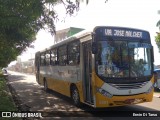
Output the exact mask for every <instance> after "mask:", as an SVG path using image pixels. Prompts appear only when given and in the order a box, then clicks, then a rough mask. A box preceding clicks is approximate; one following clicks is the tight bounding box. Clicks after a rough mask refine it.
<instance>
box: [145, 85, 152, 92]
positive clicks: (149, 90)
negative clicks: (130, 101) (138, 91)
mask: <svg viewBox="0 0 160 120" xmlns="http://www.w3.org/2000/svg"><path fill="white" fill-rule="evenodd" d="M153 88H154V85H152V86H151V87H150V88H149V89H148V90H147V91H146V93H147V94H149V93H150V92H151V91H152V89H153Z"/></svg>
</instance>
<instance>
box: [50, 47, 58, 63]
mask: <svg viewBox="0 0 160 120" xmlns="http://www.w3.org/2000/svg"><path fill="white" fill-rule="evenodd" d="M56 61H57V49H52V50H51V65H53V66H54V65H57V62H56Z"/></svg>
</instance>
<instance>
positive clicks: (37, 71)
mask: <svg viewBox="0 0 160 120" xmlns="http://www.w3.org/2000/svg"><path fill="white" fill-rule="evenodd" d="M35 70H36V80H37V82H38V83H39V79H40V78H39V74H40V53H37V54H36V56H35Z"/></svg>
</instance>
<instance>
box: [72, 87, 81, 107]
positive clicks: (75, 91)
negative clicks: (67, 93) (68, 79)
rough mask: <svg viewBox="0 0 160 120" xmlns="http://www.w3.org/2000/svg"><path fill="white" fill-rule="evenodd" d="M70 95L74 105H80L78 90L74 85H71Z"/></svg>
mask: <svg viewBox="0 0 160 120" xmlns="http://www.w3.org/2000/svg"><path fill="white" fill-rule="evenodd" d="M71 97H72V100H73V103H74V105H75V106H77V107H80V106H81V105H82V104H81V102H80V97H79V92H78V89H77V87H76V86H73V87H72V91H71Z"/></svg>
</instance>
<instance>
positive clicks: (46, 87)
mask: <svg viewBox="0 0 160 120" xmlns="http://www.w3.org/2000/svg"><path fill="white" fill-rule="evenodd" d="M44 91H46V92H47V91H48V84H47V80H44Z"/></svg>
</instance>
